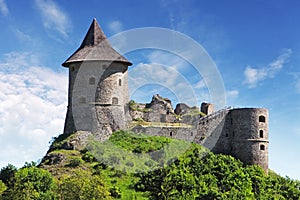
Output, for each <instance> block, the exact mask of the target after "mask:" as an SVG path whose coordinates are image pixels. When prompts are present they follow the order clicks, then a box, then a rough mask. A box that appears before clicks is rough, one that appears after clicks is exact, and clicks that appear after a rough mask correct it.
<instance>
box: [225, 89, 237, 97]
mask: <svg viewBox="0 0 300 200" xmlns="http://www.w3.org/2000/svg"><path fill="white" fill-rule="evenodd" d="M238 96H239V91H238V90H229V91H226V97H227V98H237V97H238Z"/></svg>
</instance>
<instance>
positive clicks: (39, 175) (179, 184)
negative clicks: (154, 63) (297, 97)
mask: <svg viewBox="0 0 300 200" xmlns="http://www.w3.org/2000/svg"><path fill="white" fill-rule="evenodd" d="M64 140H68V138H65V139H64ZM62 141H63V140H62ZM112 144H113V146H114V148H112V149H110V151H106V150H108V149H107V147H108V145H112ZM104 147H105V148H104ZM174 147H175V148H174ZM116 149H117V150H116ZM120 149H121V150H122V153H123V154H121V153H119V152H118V151H119V150H120ZM178 149H179V150H181V151H178ZM183 149H184V150H185V151H184V153H182V150H183ZM95 152H96V154H97V155H101V156H100V157H99V158H100V159H99V158H97V155H95ZM124 152H125V153H126V155H125V153H124ZM155 152H159V153H158V154H159V155H160V157H159V158H163V160H165V161H166V162H161V161H160V159H157V155H156V154H153V153H155ZM178 152H181V154H180V153H178ZM52 153H53V155H54V154H57V155H58V154H59V155H61V156H62V157H63V158H64V159H63V161H62V162H60V163H58V164H55V165H49V164H44V165H43V163H42V164H41V165H40V166H39V167H37V166H35V163H26V164H25V165H24V167H22V168H20V169H17V168H16V167H14V166H13V165H7V166H6V167H3V168H2V169H1V171H0V199H3V200H11V199H17V200H18V199H20V200H21V199H22V200H27V199H28V200H29V199H35V200H39V199H40V200H48V199H64V200H68V199H70V200H73V199H79V200H80V199H100V200H101V199H128V200H132V199H168V200H169V199H182V200H186V199H187V200H189V199H205V200H206V199H262V200H269V199H274V200H275V199H278V200H279V199H300V182H299V181H297V180H292V179H290V178H288V177H286V178H284V177H281V176H279V175H277V174H275V173H274V172H272V171H271V172H269V174H266V173H265V172H264V171H263V170H262V169H261V168H260V167H258V166H244V165H243V163H242V162H240V161H239V160H236V159H234V158H233V157H231V156H228V155H221V154H213V153H210V152H208V151H207V150H205V149H204V148H203V147H201V146H199V145H196V144H189V145H188V146H187V143H186V142H184V141H178V140H172V139H169V138H163V137H153V136H152V137H149V136H145V135H142V134H138V135H134V134H133V133H130V132H125V131H119V132H116V133H114V134H113V136H112V137H111V138H110V140H109V141H107V142H105V143H104V144H96V143H95V142H94V143H92V146H91V149H89V148H86V149H82V150H80V151H79V150H59V149H56V150H53V152H52ZM137 153H138V155H137V156H135V157H133V156H134V155H135V154H137ZM144 154H147V156H145V155H144ZM153 155H156V156H153ZM137 158H141V160H140V162H142V165H139V163H138V161H139V160H138V159H137ZM103 159H107V160H109V161H110V163H107V162H106V163H103ZM145 161H146V162H145ZM44 162H45V163H47V161H46V160H45V161H44ZM122 162H124V164H122ZM116 163H120V164H119V165H115V164H116ZM145 163H146V164H145ZM143 165H146V166H147V167H148V168H145V169H148V170H144V171H141V170H140V171H136V169H137V168H139V167H140V166H143ZM43 168H44V169H43ZM131 168H133V169H135V171H134V173H133V171H131V170H128V169H131ZM45 169H47V170H45ZM120 169H121V170H120ZM50 172H51V173H50Z"/></svg>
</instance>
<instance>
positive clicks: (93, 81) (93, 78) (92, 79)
mask: <svg viewBox="0 0 300 200" xmlns="http://www.w3.org/2000/svg"><path fill="white" fill-rule="evenodd" d="M95 82H96V80H95V77H91V78H90V79H89V84H90V85H95Z"/></svg>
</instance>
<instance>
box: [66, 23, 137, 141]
mask: <svg viewBox="0 0 300 200" xmlns="http://www.w3.org/2000/svg"><path fill="white" fill-rule="evenodd" d="M62 65H63V66H64V67H67V68H69V91H68V110H67V116H66V120H65V127H64V133H66V134H69V133H73V132H75V131H91V132H94V133H98V134H97V135H98V136H100V137H101V138H100V139H103V138H104V139H106V138H107V137H109V135H110V134H111V133H112V132H113V131H116V130H118V129H122V128H124V127H125V105H126V104H127V103H128V102H129V94H128V79H127V73H128V71H127V69H128V66H130V65H132V63H130V62H129V61H128V60H127V59H126V58H125V57H123V56H122V55H120V54H119V53H118V52H117V51H116V50H114V49H113V48H112V47H111V45H110V44H109V42H108V40H107V38H106V36H105V35H104V33H103V31H102V30H101V28H100V26H99V24H98V22H97V21H96V19H94V20H93V22H92V24H91V26H90V28H89V30H88V32H87V34H86V36H85V38H84V40H83V42H82V44H81V45H80V47H79V48H78V49H77V50H76V51H75V53H73V54H72V55H71V56H70V57H69V58H68V59H67V60H66V61H65V62H64V63H63V64H62Z"/></svg>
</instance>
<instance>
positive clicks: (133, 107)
mask: <svg viewBox="0 0 300 200" xmlns="http://www.w3.org/2000/svg"><path fill="white" fill-rule="evenodd" d="M128 105H129V108H130V109H131V110H135V111H141V112H150V111H152V109H151V108H140V107H139V105H138V103H136V102H135V101H134V100H130V101H129V103H128Z"/></svg>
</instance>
